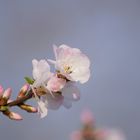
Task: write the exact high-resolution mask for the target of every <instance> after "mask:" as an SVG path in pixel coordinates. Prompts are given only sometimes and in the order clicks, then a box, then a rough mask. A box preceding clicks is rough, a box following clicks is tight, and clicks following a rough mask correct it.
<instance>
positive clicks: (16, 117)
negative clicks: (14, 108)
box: [9, 112, 22, 120]
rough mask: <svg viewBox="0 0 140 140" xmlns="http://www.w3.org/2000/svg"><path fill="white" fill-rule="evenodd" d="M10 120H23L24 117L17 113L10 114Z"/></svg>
mask: <svg viewBox="0 0 140 140" xmlns="http://www.w3.org/2000/svg"><path fill="white" fill-rule="evenodd" d="M9 118H10V119H12V120H22V117H21V116H20V115H19V114H17V113H15V112H10V115H9Z"/></svg>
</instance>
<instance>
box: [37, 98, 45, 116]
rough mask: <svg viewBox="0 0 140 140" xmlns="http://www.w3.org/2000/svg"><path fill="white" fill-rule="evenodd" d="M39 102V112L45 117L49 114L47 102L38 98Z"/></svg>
mask: <svg viewBox="0 0 140 140" xmlns="http://www.w3.org/2000/svg"><path fill="white" fill-rule="evenodd" d="M37 103H38V112H39V114H40V117H41V118H44V117H45V116H47V114H48V109H47V107H46V104H45V103H44V102H43V101H41V100H38V101H37Z"/></svg>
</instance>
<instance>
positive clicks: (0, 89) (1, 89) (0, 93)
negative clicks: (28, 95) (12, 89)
mask: <svg viewBox="0 0 140 140" xmlns="http://www.w3.org/2000/svg"><path fill="white" fill-rule="evenodd" d="M2 94H3V87H2V86H1V85H0V97H2Z"/></svg>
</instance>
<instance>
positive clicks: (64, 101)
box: [63, 99, 72, 109]
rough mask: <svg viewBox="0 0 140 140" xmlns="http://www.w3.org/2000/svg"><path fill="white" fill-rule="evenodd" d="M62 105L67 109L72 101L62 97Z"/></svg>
mask: <svg viewBox="0 0 140 140" xmlns="http://www.w3.org/2000/svg"><path fill="white" fill-rule="evenodd" d="M63 106H64V107H65V108H67V109H69V108H71V107H72V102H71V101H70V100H68V99H64V100H63Z"/></svg>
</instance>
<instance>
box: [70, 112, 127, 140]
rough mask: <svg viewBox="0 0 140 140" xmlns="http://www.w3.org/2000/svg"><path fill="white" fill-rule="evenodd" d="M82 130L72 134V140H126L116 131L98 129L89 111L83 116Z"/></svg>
mask: <svg viewBox="0 0 140 140" xmlns="http://www.w3.org/2000/svg"><path fill="white" fill-rule="evenodd" d="M81 121H82V124H83V126H82V129H81V130H79V131H75V132H73V133H72V134H71V140H125V137H124V135H123V133H122V132H121V131H119V130H116V129H97V128H96V126H95V120H94V119H93V116H92V113H91V112H90V111H89V110H85V111H84V112H83V113H82V115H81Z"/></svg>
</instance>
